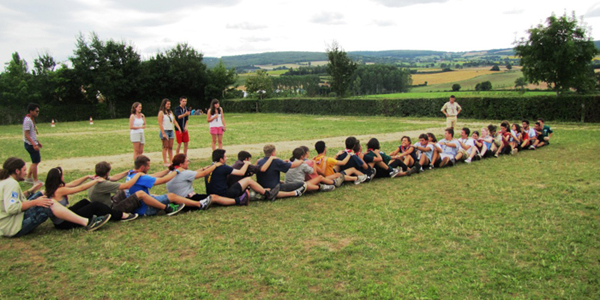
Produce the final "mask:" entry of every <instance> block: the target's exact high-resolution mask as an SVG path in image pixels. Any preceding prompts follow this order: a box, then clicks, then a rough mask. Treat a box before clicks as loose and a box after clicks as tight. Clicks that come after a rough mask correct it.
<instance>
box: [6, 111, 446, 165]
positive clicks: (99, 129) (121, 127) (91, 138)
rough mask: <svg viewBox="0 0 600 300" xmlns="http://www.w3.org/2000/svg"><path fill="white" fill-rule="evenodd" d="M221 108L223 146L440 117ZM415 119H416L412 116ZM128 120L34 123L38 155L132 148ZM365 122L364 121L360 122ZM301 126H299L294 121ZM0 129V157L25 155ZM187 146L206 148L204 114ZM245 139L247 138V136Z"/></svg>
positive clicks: (153, 128) (149, 138)
mask: <svg viewBox="0 0 600 300" xmlns="http://www.w3.org/2000/svg"><path fill="white" fill-rule="evenodd" d="M224 109H225V120H226V124H227V131H226V132H225V134H224V135H223V141H224V145H242V144H245V143H252V144H254V143H267V142H272V141H288V140H290V141H293V140H305V139H313V138H325V137H334V136H341V135H344V134H346V133H347V132H353V133H354V134H368V133H388V132H397V131H403V130H409V129H410V128H415V129H421V128H428V127H432V126H437V124H436V122H439V119H429V121H425V122H421V123H422V124H416V125H415V124H410V123H407V122H405V121H404V120H402V119H398V118H390V117H387V118H383V117H360V118H358V117H341V118H338V117H323V116H310V115H284V114H228V113H227V107H225V108H224ZM411 120H417V119H411ZM128 122H129V121H128V120H127V119H116V120H97V121H94V125H89V121H82V122H65V123H58V124H57V125H56V127H54V128H51V127H50V124H48V123H45V124H38V130H39V135H38V137H39V140H40V141H41V142H42V145H43V148H42V152H41V154H42V159H43V160H49V159H62V158H69V157H84V156H102V155H112V154H125V153H133V146H132V144H131V142H130V140H129V129H128V128H129V123H128ZM366 124H369V126H365V125H366ZM299 125H300V128H298V126H299ZM3 129H4V130H3V132H2V133H0V141H2V147H1V148H0V157H8V156H14V155H16V156H23V157H26V156H28V154H27V152H26V151H25V148H24V147H23V140H22V134H23V133H22V126H19V125H12V126H4V127H3ZM188 130H189V135H190V145H189V147H190V148H191V149H194V148H203V147H210V145H211V136H210V134H209V132H208V123H206V116H193V117H192V118H191V119H190V124H189V126H188ZM158 133H159V129H158V125H157V120H156V118H154V117H148V118H147V127H146V130H145V137H146V144H145V146H144V152H159V151H161V150H162V144H161V140H160V139H159V136H158ZM249 138H250V139H249Z"/></svg>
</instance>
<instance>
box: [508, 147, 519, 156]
mask: <svg viewBox="0 0 600 300" xmlns="http://www.w3.org/2000/svg"><path fill="white" fill-rule="evenodd" d="M517 151H519V150H517V148H513V149H512V150H511V151H510V155H515V154H517Z"/></svg>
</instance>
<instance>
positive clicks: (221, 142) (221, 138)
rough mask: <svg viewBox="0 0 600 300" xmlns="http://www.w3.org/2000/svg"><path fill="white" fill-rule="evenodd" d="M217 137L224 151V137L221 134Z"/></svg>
mask: <svg viewBox="0 0 600 300" xmlns="http://www.w3.org/2000/svg"><path fill="white" fill-rule="evenodd" d="M217 137H218V138H219V149H223V135H222V134H219V135H217Z"/></svg>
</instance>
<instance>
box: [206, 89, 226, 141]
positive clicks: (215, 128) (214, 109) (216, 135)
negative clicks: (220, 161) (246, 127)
mask: <svg viewBox="0 0 600 300" xmlns="http://www.w3.org/2000/svg"><path fill="white" fill-rule="evenodd" d="M206 121H207V122H208V123H209V124H210V125H209V127H210V135H211V136H212V149H213V151H214V150H215V149H216V148H215V144H216V142H217V139H218V140H219V149H223V132H225V118H224V117H223V108H222V107H220V106H219V100H217V99H213V100H212V101H211V102H210V109H209V110H208V112H207V113H206Z"/></svg>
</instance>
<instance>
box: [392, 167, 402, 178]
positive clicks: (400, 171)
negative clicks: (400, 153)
mask: <svg viewBox="0 0 600 300" xmlns="http://www.w3.org/2000/svg"><path fill="white" fill-rule="evenodd" d="M394 170H396V172H395V174H394V177H393V178H396V177H398V176H400V174H402V169H401V168H400V167H398V168H395V169H394Z"/></svg>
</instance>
